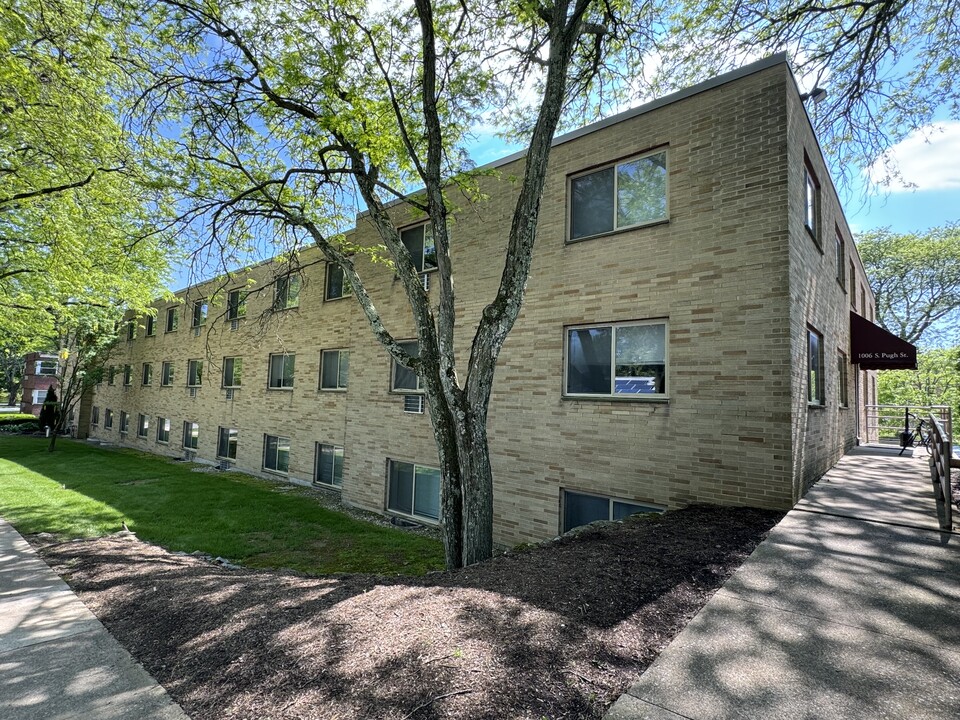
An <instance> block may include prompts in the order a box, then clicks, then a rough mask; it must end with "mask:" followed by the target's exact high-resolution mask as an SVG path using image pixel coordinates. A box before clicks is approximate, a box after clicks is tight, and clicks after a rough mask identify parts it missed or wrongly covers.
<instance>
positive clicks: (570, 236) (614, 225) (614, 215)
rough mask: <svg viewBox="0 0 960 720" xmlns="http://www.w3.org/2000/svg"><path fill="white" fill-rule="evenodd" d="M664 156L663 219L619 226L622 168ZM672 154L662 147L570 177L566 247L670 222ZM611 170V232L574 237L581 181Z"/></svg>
mask: <svg viewBox="0 0 960 720" xmlns="http://www.w3.org/2000/svg"><path fill="white" fill-rule="evenodd" d="M660 155H662V156H663V215H662V216H661V217H656V218H651V219H649V220H642V221H640V222H637V223H630V224H624V225H620V224H619V212H618V204H619V191H618V186H619V174H618V172H617V169H618V168H619V167H621V166H625V165H629V164H631V163H636V162H638V161H641V160H644V159H646V158H653V157H657V156H660ZM669 158H670V153H669V148H668V147H664V146H661V147H659V148H656V149H653V150H648V151H646V152H642V153H638V154H635V155H630V156H627V157H624V158H620V159H617V160H613V161H611V162H608V163H604V164H603V165H597V166H595V167H591V168H589V169H587V170H581V171H578V172H575V173H571V174H570V175H568V176H567V186H566V233H565V241H566V243H567V244H572V243H578V242H583V241H584V240H592V239H594V238H599V237H605V236H607V235H613V234H616V233H621V232H626V231H629V230H635V229H638V228H644V227H650V226H653V225H660V224H663V223H667V222H670V159H669ZM608 170H612V171H613V178H612V186H611V192H612V197H611V198H610V203H611V206H610V211H611V218H610V219H611V226H610V229H605V230H602V231H599V232H591V233H584V234H578V235H574V222H575V218H574V216H575V207H574V206H575V198H574V195H575V193H576V184H577V182H578V181H580V180H583V179H584V178H587V177H591V176H595V175H599V174H600V173H604V172H606V171H608Z"/></svg>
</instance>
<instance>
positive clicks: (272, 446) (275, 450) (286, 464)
mask: <svg viewBox="0 0 960 720" xmlns="http://www.w3.org/2000/svg"><path fill="white" fill-rule="evenodd" d="M263 469H264V470H272V471H273V472H278V473H286V472H288V471H289V469H290V438H285V437H278V436H276V435H264V436H263Z"/></svg>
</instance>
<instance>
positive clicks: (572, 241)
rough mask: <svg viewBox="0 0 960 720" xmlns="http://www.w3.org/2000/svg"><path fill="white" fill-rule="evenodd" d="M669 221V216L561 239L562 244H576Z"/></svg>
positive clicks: (665, 223)
mask: <svg viewBox="0 0 960 720" xmlns="http://www.w3.org/2000/svg"><path fill="white" fill-rule="evenodd" d="M669 223H670V218H669V217H667V218H664V219H662V220H651V221H650V222H647V223H641V224H639V225H631V226H629V227H624V228H616V229H615V230H608V231H607V232H604V233H598V234H597V235H586V236H585V237H578V238H569V237H568V238H566V239H565V240H564V241H563V244H564V245H576V244H577V243H582V242H586V241H587V240H599V239H600V238H608V237H611V236H612V235H622V234H623V233H628V232H633V231H634V230H644V229H646V228H652V227H657V226H658V225H668V224H669Z"/></svg>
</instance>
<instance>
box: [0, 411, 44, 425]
mask: <svg viewBox="0 0 960 720" xmlns="http://www.w3.org/2000/svg"><path fill="white" fill-rule="evenodd" d="M39 422H40V421H39V420H38V419H37V417H36V416H35V415H30V414H28V413H10V414H9V415H0V428H3V427H6V426H7V425H21V424H23V423H37V424H39Z"/></svg>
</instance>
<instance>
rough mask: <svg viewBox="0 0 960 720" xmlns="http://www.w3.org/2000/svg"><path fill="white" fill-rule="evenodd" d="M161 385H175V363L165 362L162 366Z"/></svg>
mask: <svg viewBox="0 0 960 720" xmlns="http://www.w3.org/2000/svg"><path fill="white" fill-rule="evenodd" d="M160 384H161V385H163V386H170V385H173V363H172V362H169V361H167V362H164V363H163V364H162V365H161V366H160Z"/></svg>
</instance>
